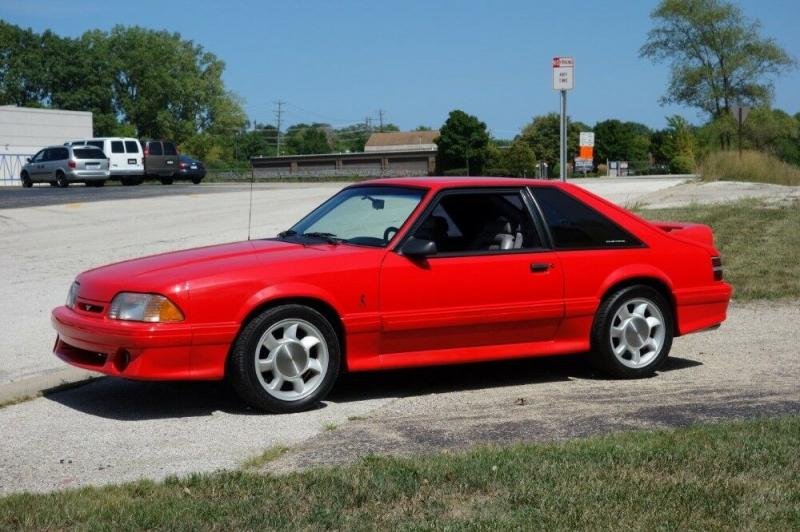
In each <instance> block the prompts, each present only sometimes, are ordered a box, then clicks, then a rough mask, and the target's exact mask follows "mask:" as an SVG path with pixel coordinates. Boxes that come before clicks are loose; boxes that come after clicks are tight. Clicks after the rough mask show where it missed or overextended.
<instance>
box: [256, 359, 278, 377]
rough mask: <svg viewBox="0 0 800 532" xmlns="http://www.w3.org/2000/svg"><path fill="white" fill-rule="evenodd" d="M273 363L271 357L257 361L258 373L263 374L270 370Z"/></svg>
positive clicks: (273, 360)
mask: <svg viewBox="0 0 800 532" xmlns="http://www.w3.org/2000/svg"><path fill="white" fill-rule="evenodd" d="M273 362H275V357H274V356H273V355H270V356H268V357H267V358H264V359H259V360H258V371H260V372H261V373H264V372H265V371H269V370H271V369H272V364H273Z"/></svg>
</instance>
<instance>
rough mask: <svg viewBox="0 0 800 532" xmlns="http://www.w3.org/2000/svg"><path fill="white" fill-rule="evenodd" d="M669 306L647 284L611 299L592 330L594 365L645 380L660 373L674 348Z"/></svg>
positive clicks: (614, 373)
mask: <svg viewBox="0 0 800 532" xmlns="http://www.w3.org/2000/svg"><path fill="white" fill-rule="evenodd" d="M673 330H674V329H673V317H672V310H671V308H670V305H669V303H668V302H667V301H666V300H665V299H664V297H663V296H662V295H661V294H660V293H659V292H658V291H656V290H654V289H652V288H650V287H648V286H643V285H637V286H630V287H627V288H622V289H620V290H617V291H616V292H614V293H613V294H611V295H610V296H609V297H607V298H606V299H605V300H604V301H603V303H602V304H601V305H600V308H599V309H598V311H597V315H596V316H595V320H594V325H593V327H592V351H591V355H590V356H591V361H592V364H593V365H594V366H595V367H596V368H597V369H599V370H601V371H603V372H605V373H608V374H609V375H613V376H615V377H643V376H646V375H650V374H652V373H653V372H654V371H656V370H657V369H658V368H659V367H660V366H661V364H663V362H664V360H666V358H667V355H669V350H670V348H671V347H672V337H673Z"/></svg>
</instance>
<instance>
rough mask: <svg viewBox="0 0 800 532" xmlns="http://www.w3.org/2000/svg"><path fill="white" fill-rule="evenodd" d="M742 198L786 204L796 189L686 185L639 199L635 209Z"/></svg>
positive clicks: (719, 183) (797, 193)
mask: <svg viewBox="0 0 800 532" xmlns="http://www.w3.org/2000/svg"><path fill="white" fill-rule="evenodd" d="M746 198H754V199H761V200H764V201H767V202H768V203H769V202H777V203H783V202H790V201H792V200H793V199H796V198H800V187H794V186H786V185H773V184H769V183H743V182H739V181H711V182H696V181H695V182H689V183H683V184H679V185H675V186H673V187H670V188H666V189H663V190H659V191H656V192H651V193H649V194H645V195H643V196H640V197H638V198H637V199H636V201H635V206H637V207H639V208H643V209H661V208H673V207H683V206H685V205H691V204H693V203H694V204H701V205H707V204H711V203H727V202H733V201H738V200H742V199H746Z"/></svg>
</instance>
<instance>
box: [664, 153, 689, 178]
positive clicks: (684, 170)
mask: <svg viewBox="0 0 800 532" xmlns="http://www.w3.org/2000/svg"><path fill="white" fill-rule="evenodd" d="M669 171H670V173H671V174H691V173H692V172H694V160H693V159H692V158H691V157H688V156H686V155H678V156H676V157H673V158H672V160H671V161H670V162H669Z"/></svg>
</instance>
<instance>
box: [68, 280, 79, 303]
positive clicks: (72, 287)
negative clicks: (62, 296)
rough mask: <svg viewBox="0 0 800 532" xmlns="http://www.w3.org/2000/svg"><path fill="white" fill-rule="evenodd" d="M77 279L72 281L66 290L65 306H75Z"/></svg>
mask: <svg viewBox="0 0 800 532" xmlns="http://www.w3.org/2000/svg"><path fill="white" fill-rule="evenodd" d="M79 286H80V285H79V284H78V281H73V282H72V284H71V285H70V286H69V292H67V302H66V303H65V305H66V306H67V308H75V298H77V297H78V287H79Z"/></svg>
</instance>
